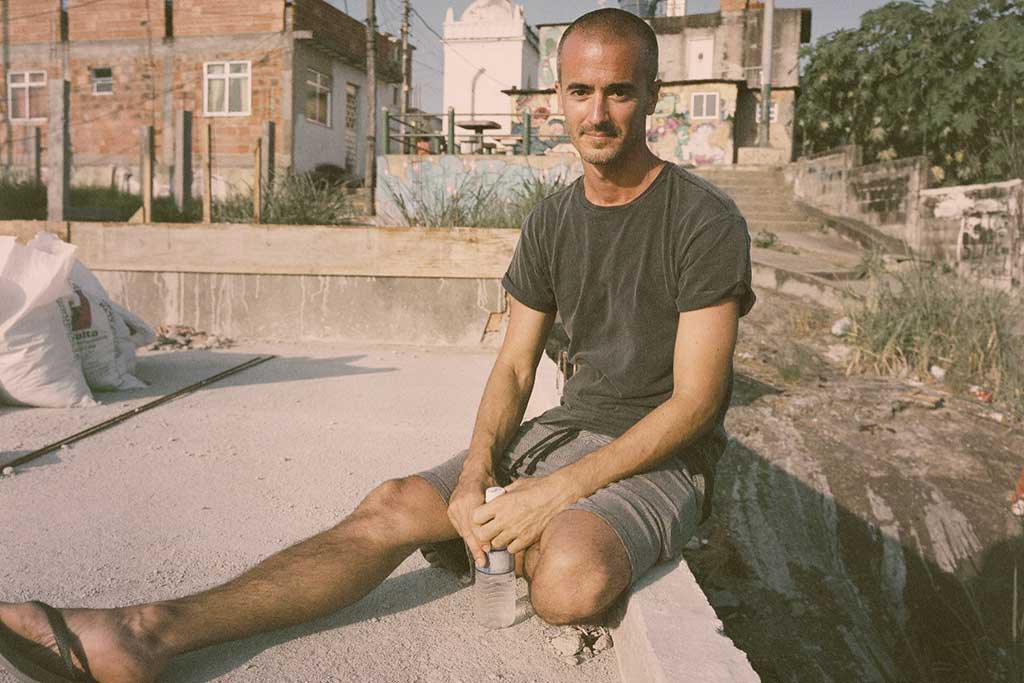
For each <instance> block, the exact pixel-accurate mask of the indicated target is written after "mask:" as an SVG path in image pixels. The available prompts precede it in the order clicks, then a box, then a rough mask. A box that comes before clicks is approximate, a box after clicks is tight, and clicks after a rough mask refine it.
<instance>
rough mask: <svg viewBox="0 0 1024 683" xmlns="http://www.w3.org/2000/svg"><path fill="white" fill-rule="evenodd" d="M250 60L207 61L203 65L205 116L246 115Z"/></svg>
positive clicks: (248, 102)
mask: <svg viewBox="0 0 1024 683" xmlns="http://www.w3.org/2000/svg"><path fill="white" fill-rule="evenodd" d="M249 70H250V62H209V63H208V64H206V65H205V67H204V73H203V81H204V85H203V92H204V94H205V97H204V100H205V112H206V115H207V116H247V115H248V114H249V113H250V98H251V96H252V81H251V80H250V78H249Z"/></svg>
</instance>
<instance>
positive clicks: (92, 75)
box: [89, 66, 114, 95]
mask: <svg viewBox="0 0 1024 683" xmlns="http://www.w3.org/2000/svg"><path fill="white" fill-rule="evenodd" d="M101 69H106V70H108V71H110V76H109V77H104V78H97V77H96V72H97V71H99V70H101ZM89 80H90V81H92V94H93V95H113V94H114V68H113V67H110V66H102V67H94V68H92V69H89ZM101 85H108V86H110V90H99V89H98V88H99V86H101Z"/></svg>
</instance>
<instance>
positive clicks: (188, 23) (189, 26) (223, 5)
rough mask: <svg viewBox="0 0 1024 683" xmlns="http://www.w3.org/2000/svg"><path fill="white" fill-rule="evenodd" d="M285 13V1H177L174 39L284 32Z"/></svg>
mask: <svg viewBox="0 0 1024 683" xmlns="http://www.w3.org/2000/svg"><path fill="white" fill-rule="evenodd" d="M284 12H285V2H284V0H174V21H173V23H174V35H175V36H213V35H219V34H224V33H273V32H276V31H283V30H284Z"/></svg>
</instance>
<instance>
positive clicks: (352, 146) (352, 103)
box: [345, 83, 359, 173]
mask: <svg viewBox="0 0 1024 683" xmlns="http://www.w3.org/2000/svg"><path fill="white" fill-rule="evenodd" d="M358 123H359V86H358V85H356V84H355V83H347V84H345V170H346V171H348V172H349V173H355V172H356V155H357V153H358V147H359V145H358V142H357V141H356V126H357V125H358Z"/></svg>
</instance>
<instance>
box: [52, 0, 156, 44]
mask: <svg viewBox="0 0 1024 683" xmlns="http://www.w3.org/2000/svg"><path fill="white" fill-rule="evenodd" d="M149 37H152V38H154V39H157V40H160V39H162V38H163V37H164V3H163V0H98V1H97V0H69V1H68V40H70V41H76V40H113V39H118V38H149Z"/></svg>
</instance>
